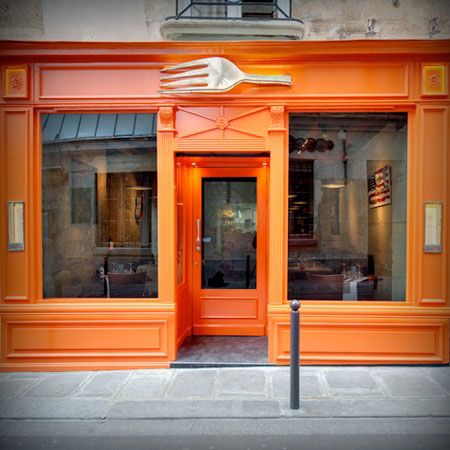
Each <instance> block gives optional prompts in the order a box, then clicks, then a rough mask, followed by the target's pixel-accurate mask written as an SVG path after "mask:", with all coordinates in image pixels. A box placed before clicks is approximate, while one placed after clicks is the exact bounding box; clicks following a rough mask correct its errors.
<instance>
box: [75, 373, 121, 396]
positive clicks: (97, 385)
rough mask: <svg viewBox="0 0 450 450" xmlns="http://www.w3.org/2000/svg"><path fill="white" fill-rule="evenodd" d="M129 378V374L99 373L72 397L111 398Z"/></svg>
mask: <svg viewBox="0 0 450 450" xmlns="http://www.w3.org/2000/svg"><path fill="white" fill-rule="evenodd" d="M129 376H130V374H129V372H101V373H99V374H98V375H95V376H94V377H93V378H92V379H90V380H89V381H88V382H87V383H86V384H84V385H83V386H82V387H81V389H80V390H78V391H77V392H76V393H75V395H74V397H97V398H108V397H113V396H114V395H115V394H116V393H117V392H118V391H119V389H120V388H121V387H122V386H123V384H124V382H125V380H126V379H127V378H128V377H129Z"/></svg>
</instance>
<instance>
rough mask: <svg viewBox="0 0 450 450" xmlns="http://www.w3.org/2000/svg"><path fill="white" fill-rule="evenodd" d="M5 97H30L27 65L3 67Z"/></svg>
mask: <svg viewBox="0 0 450 450" xmlns="http://www.w3.org/2000/svg"><path fill="white" fill-rule="evenodd" d="M3 98H28V70H27V66H4V67H3Z"/></svg>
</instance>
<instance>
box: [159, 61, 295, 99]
mask: <svg viewBox="0 0 450 450" xmlns="http://www.w3.org/2000/svg"><path fill="white" fill-rule="evenodd" d="M161 72H165V73H171V72H174V73H173V74H171V75H164V76H162V77H161V85H160V86H161V91H160V93H162V94H191V93H197V92H198V93H220V92H226V91H229V90H230V89H232V88H234V87H235V86H237V85H238V84H240V83H256V84H283V85H285V86H291V85H292V78H291V76H290V75H257V74H252V73H245V72H243V71H242V70H241V69H239V67H237V66H236V65H235V64H233V63H232V62H231V61H228V59H225V58H219V57H213V58H203V59H196V60H195V61H188V62H185V63H181V64H177V65H175V66H171V67H166V68H164V69H163V70H161Z"/></svg>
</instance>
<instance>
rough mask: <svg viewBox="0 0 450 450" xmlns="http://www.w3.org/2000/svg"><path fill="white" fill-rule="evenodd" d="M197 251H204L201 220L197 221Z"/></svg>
mask: <svg viewBox="0 0 450 450" xmlns="http://www.w3.org/2000/svg"><path fill="white" fill-rule="evenodd" d="M195 250H197V251H198V252H201V251H202V241H201V240H200V219H197V238H196V239H195Z"/></svg>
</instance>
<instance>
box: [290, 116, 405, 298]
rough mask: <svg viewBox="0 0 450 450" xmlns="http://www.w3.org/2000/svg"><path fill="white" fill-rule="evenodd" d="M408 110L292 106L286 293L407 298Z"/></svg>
mask: <svg viewBox="0 0 450 450" xmlns="http://www.w3.org/2000/svg"><path fill="white" fill-rule="evenodd" d="M406 141H407V115H406V114H403V113H395V114H378V113H371V114H340V113H339V114H292V115H291V116H290V141H289V142H290V145H289V260H288V268H289V273H288V297H289V298H290V299H293V298H298V299H311V300H348V301H351V300H394V301H399V300H400V301H401V300H405V286H406V279H405V277H406V239H405V237H406Z"/></svg>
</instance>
